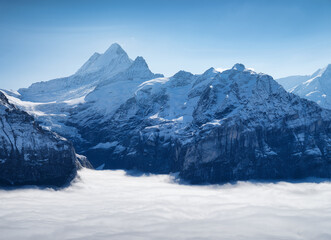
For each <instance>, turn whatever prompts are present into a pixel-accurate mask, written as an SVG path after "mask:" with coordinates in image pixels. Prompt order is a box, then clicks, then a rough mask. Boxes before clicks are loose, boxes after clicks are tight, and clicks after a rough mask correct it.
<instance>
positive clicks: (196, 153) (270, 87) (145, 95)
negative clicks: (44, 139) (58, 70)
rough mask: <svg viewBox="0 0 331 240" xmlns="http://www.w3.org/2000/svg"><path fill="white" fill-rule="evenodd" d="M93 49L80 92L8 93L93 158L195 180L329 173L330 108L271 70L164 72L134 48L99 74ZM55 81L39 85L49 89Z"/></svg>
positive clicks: (97, 163)
mask: <svg viewBox="0 0 331 240" xmlns="http://www.w3.org/2000/svg"><path fill="white" fill-rule="evenodd" d="M99 58H100V56H98V55H95V56H92V57H91V59H90V60H89V61H88V63H86V64H85V65H84V66H83V67H82V68H81V70H79V71H78V72H77V73H76V74H75V75H77V74H78V75H79V76H82V75H81V74H83V76H84V78H83V79H84V80H86V81H85V84H86V85H89V86H93V89H91V91H90V92H89V93H87V94H86V96H84V95H81V96H83V97H82V99H81V101H77V102H72V101H71V100H68V99H63V101H62V102H61V101H58V102H48V103H46V102H43V103H37V102H32V101H31V99H34V94H35V92H34V91H31V90H20V91H19V92H20V93H21V95H15V94H13V93H9V92H7V93H6V94H7V95H8V97H9V99H10V100H11V101H12V102H16V103H17V104H18V105H19V106H21V107H22V108H24V109H27V111H30V112H31V113H34V114H35V116H36V117H37V118H38V120H39V121H40V122H41V124H42V125H43V126H47V127H49V128H51V129H53V130H54V131H57V132H59V133H61V134H63V135H64V136H65V137H67V138H68V139H70V140H71V141H73V143H74V145H75V148H76V150H77V151H78V152H79V153H82V154H83V155H86V156H87V157H88V158H89V160H90V161H91V162H92V164H93V165H94V166H95V167H99V166H100V167H99V168H108V169H109V168H110V169H116V168H123V169H138V170H141V171H147V172H153V173H169V172H179V173H180V176H182V177H183V178H185V179H187V180H190V181H192V182H195V183H200V182H213V183H216V182H223V181H230V180H244V179H252V178H255V179H280V178H302V177H308V176H317V177H330V176H331V163H330V159H331V124H330V121H331V112H330V111H328V110H323V109H322V108H320V107H319V106H318V105H317V104H315V103H313V102H310V101H307V100H305V99H301V98H300V97H298V96H296V95H294V94H291V93H288V92H286V91H285V90H284V89H283V88H282V87H281V86H280V85H279V84H278V83H277V82H276V81H275V80H273V78H272V77H270V76H268V75H265V74H258V73H255V72H254V71H251V70H248V69H246V68H245V66H244V65H242V64H236V65H234V67H233V68H232V69H229V70H226V71H223V72H219V71H216V70H215V69H214V68H210V69H208V70H207V71H206V72H204V73H203V74H199V75H194V74H191V73H189V72H185V71H180V72H178V73H177V74H175V75H174V76H172V77H163V76H162V75H159V74H153V73H152V72H151V71H150V70H149V68H148V65H147V64H146V62H145V60H144V59H143V58H142V57H137V58H136V59H135V61H133V62H132V63H131V64H130V65H129V66H128V67H127V68H125V69H124V70H121V72H118V73H117V74H115V75H107V74H106V75H107V77H104V78H103V80H102V81H97V82H96V81H94V80H95V79H96V78H94V77H91V78H90V77H89V76H93V75H94V74H96V75H97V74H100V72H107V71H106V70H102V71H101V70H100V68H99V66H100V65H102V64H99V63H97V61H98V59H99ZM108 58H109V59H114V58H115V57H114V58H113V57H111V56H108ZM100 62H103V61H100ZM108 67H109V68H111V69H115V67H113V66H108ZM108 67H107V68H108ZM87 69H92V70H91V71H94V72H90V70H87ZM112 71H115V70H112ZM84 74H87V75H84ZM78 75H77V76H78ZM89 78H90V81H89V80H88V79H89ZM53 81H54V80H53ZM51 82H52V81H50V82H45V83H44V87H43V88H40V91H39V92H42V91H45V92H52V91H53V90H52V88H50V87H46V86H47V84H48V83H51ZM84 86H85V85H84ZM23 93H24V94H23ZM49 94H50V95H52V94H53V93H49ZM62 96H63V95H62ZM27 100H30V102H27ZM48 100H51V99H48Z"/></svg>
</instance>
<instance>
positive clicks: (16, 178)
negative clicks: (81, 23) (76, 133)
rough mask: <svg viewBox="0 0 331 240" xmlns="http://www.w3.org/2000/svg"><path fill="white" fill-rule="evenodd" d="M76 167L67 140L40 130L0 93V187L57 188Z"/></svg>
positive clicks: (32, 120)
mask: <svg viewBox="0 0 331 240" xmlns="http://www.w3.org/2000/svg"><path fill="white" fill-rule="evenodd" d="M82 162H86V163H87V164H88V161H87V160H86V159H82ZM79 165H80V164H79V163H78V161H77V158H76V155H75V151H74V148H73V147H72V145H71V144H70V143H69V142H68V141H67V140H65V139H64V138H62V137H60V136H58V135H56V134H54V133H52V132H49V131H47V130H44V129H42V128H41V127H40V126H39V125H38V124H36V123H35V121H34V119H33V117H32V116H30V115H28V114H27V113H26V112H24V111H21V110H19V109H17V108H16V107H15V106H14V105H12V104H10V103H9V102H8V100H7V98H6V97H5V95H4V94H3V93H2V92H0V185H24V184H38V185H40V184H42V185H57V186H60V185H63V184H65V183H68V181H69V180H71V179H72V178H73V177H74V176H75V174H76V171H77V167H79Z"/></svg>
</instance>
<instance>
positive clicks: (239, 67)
mask: <svg viewBox="0 0 331 240" xmlns="http://www.w3.org/2000/svg"><path fill="white" fill-rule="evenodd" d="M232 69H233V70H237V71H240V72H243V71H244V70H245V65H244V64H241V63H236V64H235V65H234V66H233V67H232Z"/></svg>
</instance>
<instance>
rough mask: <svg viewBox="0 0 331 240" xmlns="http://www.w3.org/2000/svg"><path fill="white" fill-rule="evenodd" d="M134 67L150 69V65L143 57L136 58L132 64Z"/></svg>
mask: <svg viewBox="0 0 331 240" xmlns="http://www.w3.org/2000/svg"><path fill="white" fill-rule="evenodd" d="M132 65H133V66H139V67H146V68H148V65H147V63H146V61H145V59H144V58H143V57H140V56H138V57H136V59H135V60H134V61H133V63H132Z"/></svg>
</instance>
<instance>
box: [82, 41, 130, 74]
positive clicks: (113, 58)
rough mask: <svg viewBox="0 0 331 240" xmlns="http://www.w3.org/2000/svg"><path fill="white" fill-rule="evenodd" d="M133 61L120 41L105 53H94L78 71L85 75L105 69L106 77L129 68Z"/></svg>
mask: <svg viewBox="0 0 331 240" xmlns="http://www.w3.org/2000/svg"><path fill="white" fill-rule="evenodd" d="M131 63H132V60H131V59H130V58H129V56H128V55H127V53H126V52H125V51H124V50H123V48H122V47H121V46H120V45H119V44H118V43H113V44H112V45H111V46H110V47H109V48H108V49H107V50H106V51H105V52H104V53H103V54H99V53H94V54H93V55H92V56H91V57H90V58H89V60H88V61H87V62H86V63H85V64H84V65H83V66H82V67H81V68H80V69H79V70H78V71H77V72H76V74H79V75H84V74H87V73H92V72H97V71H100V70H103V71H104V72H106V73H107V74H106V77H111V76H114V75H115V74H117V73H119V72H121V71H123V70H125V69H127V68H128V67H129V66H130V65H131Z"/></svg>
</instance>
